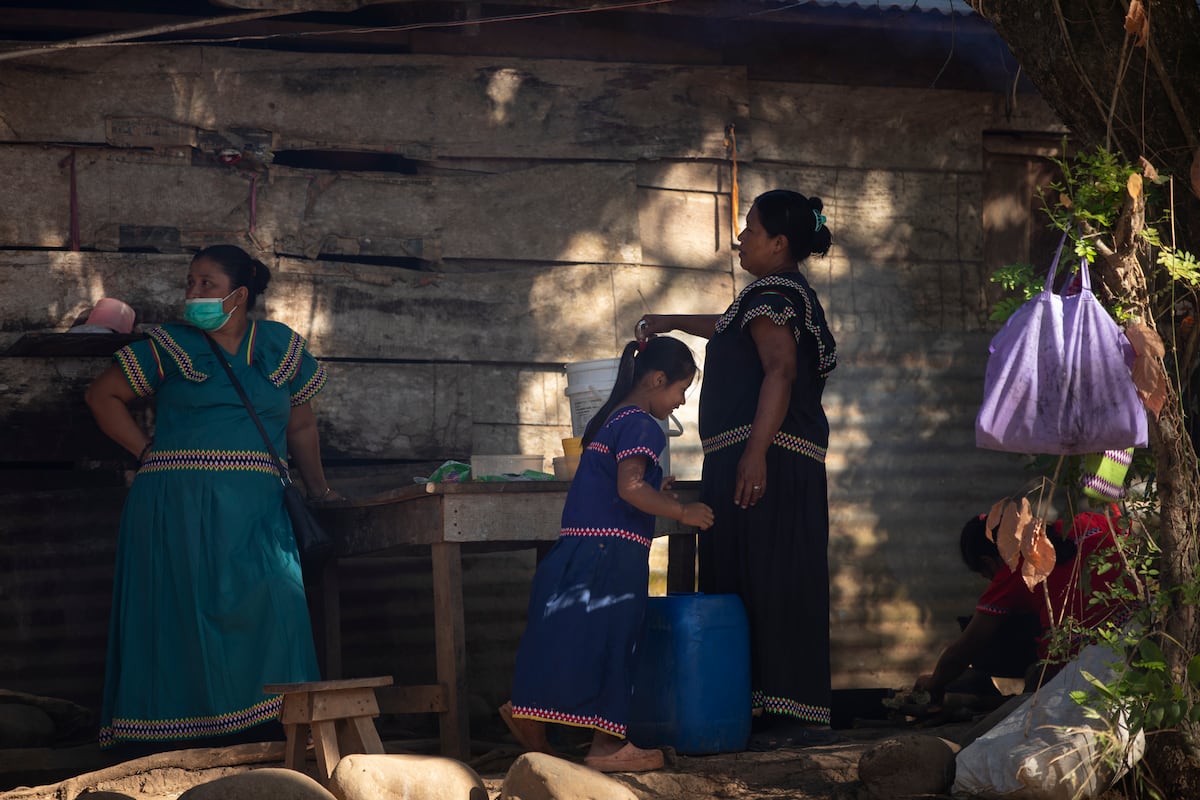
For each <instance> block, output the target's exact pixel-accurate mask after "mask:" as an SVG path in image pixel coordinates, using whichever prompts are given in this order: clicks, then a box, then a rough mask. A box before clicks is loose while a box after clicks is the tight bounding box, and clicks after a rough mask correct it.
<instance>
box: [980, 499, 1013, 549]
mask: <svg viewBox="0 0 1200 800" xmlns="http://www.w3.org/2000/svg"><path fill="white" fill-rule="evenodd" d="M1007 502H1008V498H1007V497H1006V498H1004V499H1003V500H997V501H996V502H995V503H993V504H992V508H991V510H990V511H988V515H987V522H986V523H984V524H985V525H986V526H987V538H988V541H989V542H992V543H993V544H995V542H996V533H995V532H996V526H997V525H999V524H1000V519H1001V517H1003V516H1004V505H1005V503H1007Z"/></svg>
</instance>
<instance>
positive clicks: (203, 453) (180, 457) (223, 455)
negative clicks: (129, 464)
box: [138, 450, 279, 475]
mask: <svg viewBox="0 0 1200 800" xmlns="http://www.w3.org/2000/svg"><path fill="white" fill-rule="evenodd" d="M178 469H201V470H211V471H217V472H221V471H234V472H263V473H266V474H268V475H278V474H279V470H277V469H276V468H275V462H274V460H273V459H272V458H271V456H270V454H268V453H263V452H260V451H257V450H158V451H151V452H150V453H149V454H148V455H147V456H146V459H145V460H144V461H142V468H141V469H139V470H138V473H139V474H141V473H143V472H166V471H168V470H178Z"/></svg>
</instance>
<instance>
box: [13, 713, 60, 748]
mask: <svg viewBox="0 0 1200 800" xmlns="http://www.w3.org/2000/svg"><path fill="white" fill-rule="evenodd" d="M52 741H54V720H52V719H51V718H50V715H49V714H47V713H46V712H45V711H43V710H41V709H40V708H36V707H34V706H29V705H25V704H24V703H0V747H46V746H47V745H49V744H50V743H51V742H52Z"/></svg>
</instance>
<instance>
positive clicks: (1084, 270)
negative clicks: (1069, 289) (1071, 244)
mask: <svg viewBox="0 0 1200 800" xmlns="http://www.w3.org/2000/svg"><path fill="white" fill-rule="evenodd" d="M1066 243H1067V233H1066V231H1063V235H1062V238H1061V239H1059V240H1058V249H1057V250H1055V251H1054V260H1053V261H1051V262H1050V272H1049V273H1048V274H1047V275H1046V287H1045V289H1046V292H1047V293H1049V292H1053V291H1054V273H1055V272H1056V271H1057V270H1058V260H1059V258H1060V257H1061V256H1062V251H1063V245H1065V244H1066ZM1079 285H1080V286H1081V287H1083V288H1084V289H1086V290H1087V291H1089V292H1090V291H1091V290H1092V276H1091V273H1090V272H1089V271H1088V260H1087V256H1083V257H1082V258H1080V259H1079ZM1064 288H1065V287H1064Z"/></svg>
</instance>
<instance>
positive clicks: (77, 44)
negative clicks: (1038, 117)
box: [0, 0, 675, 61]
mask: <svg viewBox="0 0 1200 800" xmlns="http://www.w3.org/2000/svg"><path fill="white" fill-rule="evenodd" d="M673 2H675V0H635V1H634V2H626V3H613V4H610V5H595V6H589V7H587V8H566V9H558V10H554V11H536V12H531V13H528V14H505V15H503V16H496V17H482V18H478V19H469V20H450V21H445V22H414V23H410V24H407V25H388V26H384V27H374V28H339V29H336V30H322V31H298V32H293V33H264V34H258V35H253V36H251V35H242V36H222V37H211V38H206V39H156V40H154V41H153V42H135V41H124V40H128V39H134V38H141V37H144V36H156V35H159V34H162V33H170V32H172V31H173V30H184V29H188V28H200V27H212V26H214V25H223V24H226V23H229V22H241V21H245V20H248V19H259V18H262V17H269V16H286V15H288V14H295V13H298V12H296V11H293V10H289V11H286V12H280V11H270V12H256V13H254V14H238V15H234V16H226V17H217V18H213V19H208V20H198V21H193V22H190V23H179V24H178V25H174V26H158V27H156V28H145V29H142V30H135V31H126V32H124V33H115V34H102V35H100V36H96V37H87V38H83V39H72V40H70V41H66V42H57V43H55V44H50V45H43V46H39V47H29V48H23V49H20V50H9V51H4V52H0V61H6V60H9V59H13V58H20V57H22V56H26V55H36V54H38V53H47V52H55V51H60V50H76V49H81V48H92V47H135V46H144V45H151V46H162V45H171V44H229V43H232V42H259V41H266V40H269V39H302V38H306V37H312V36H353V35H357V34H371V33H402V32H404V31H416V30H429V29H433V28H464V27H468V26H472V25H485V24H489V23H495V22H520V21H522V20H530V19H544V18H547V17H562V16H569V15H573V14H593V13H596V12H600V11H620V10H622V9H628V8H642V7H646V6H657V5H663V4H666V3H673Z"/></svg>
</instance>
